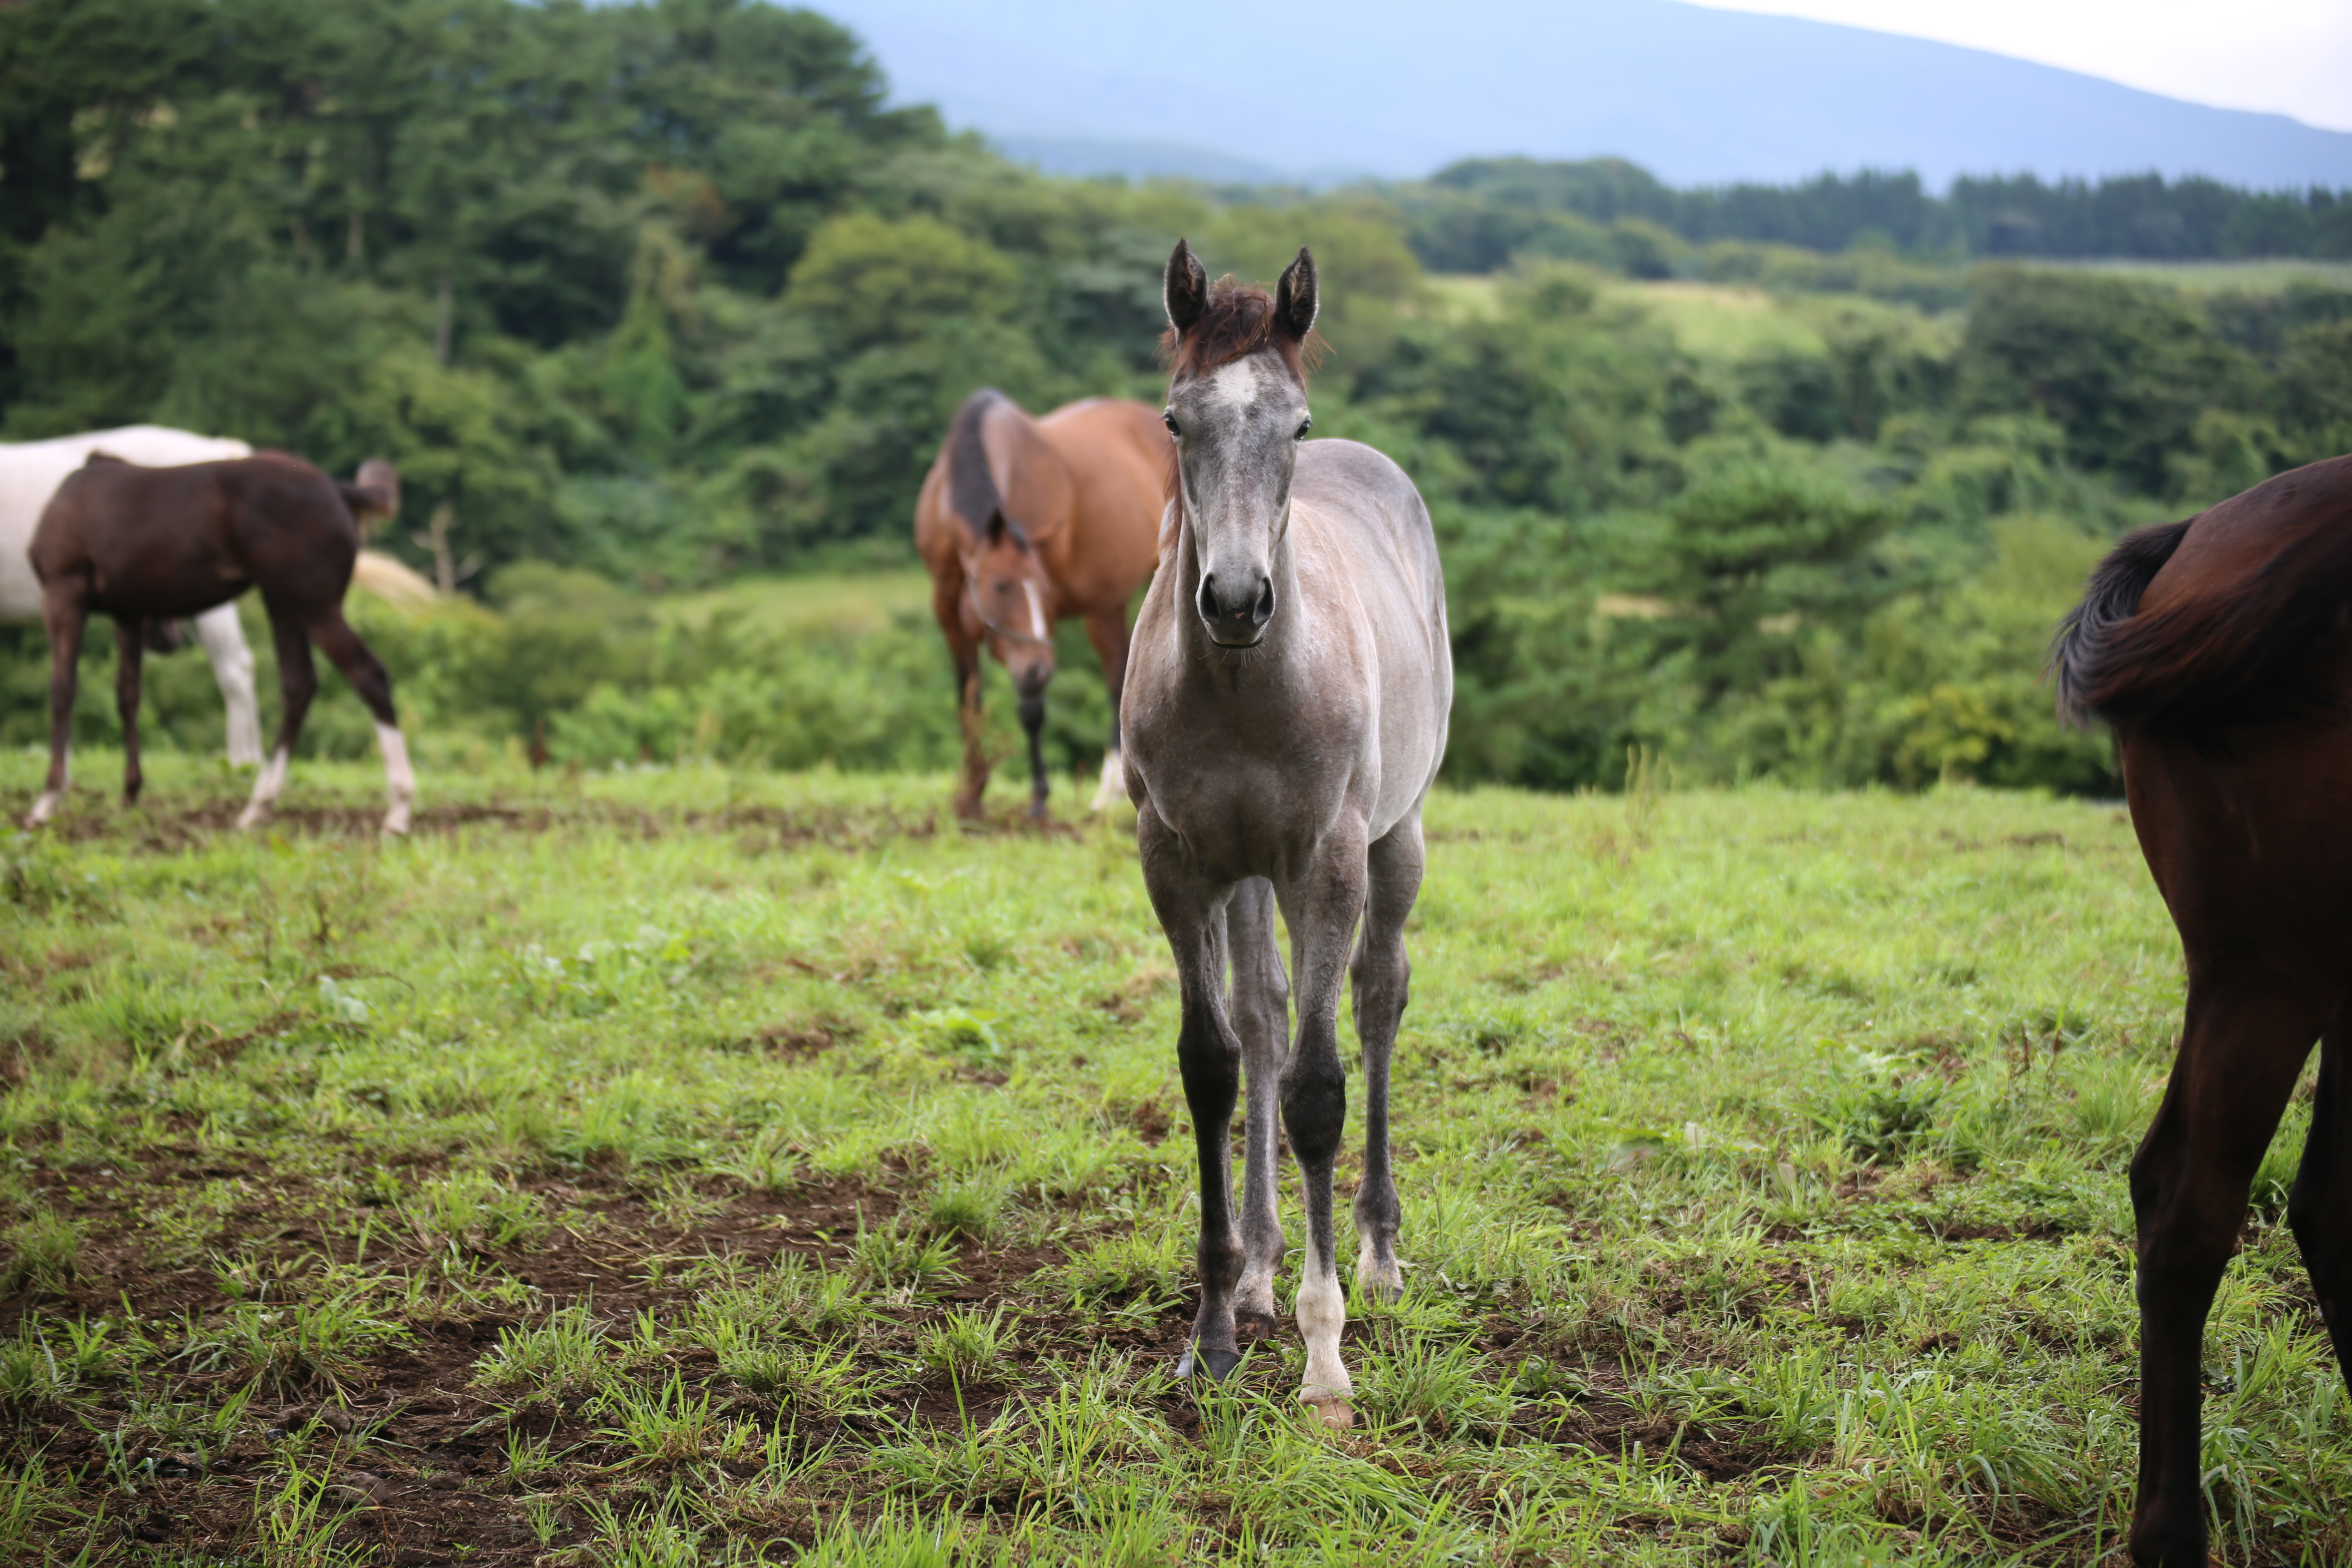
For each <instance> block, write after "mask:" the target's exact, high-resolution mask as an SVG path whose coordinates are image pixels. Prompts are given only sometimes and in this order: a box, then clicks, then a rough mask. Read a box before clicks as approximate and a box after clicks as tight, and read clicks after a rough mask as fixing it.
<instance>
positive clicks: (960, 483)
mask: <svg viewBox="0 0 2352 1568" xmlns="http://www.w3.org/2000/svg"><path fill="white" fill-rule="evenodd" d="M1011 402H1012V399H1011V398H1009V397H1007V396H1005V395H1004V394H1003V393H1001V392H999V391H997V390H996V388H994V387H992V386H983V387H982V388H981V389H980V390H979V391H978V392H975V393H973V394H972V395H971V396H970V397H967V398H965V399H964V400H963V403H962V405H961V406H960V407H958V408H957V409H956V411H955V418H954V419H953V420H951V421H950V423H949V425H948V505H949V507H950V509H952V510H954V512H955V514H956V517H957V519H958V520H959V521H961V522H962V524H963V526H964V528H965V530H966V531H968V532H969V533H970V534H971V538H972V542H974V543H975V544H977V543H979V542H982V541H983V540H987V539H991V538H993V537H994V536H995V535H996V533H997V532H998V531H1001V530H1002V529H1003V527H1004V525H1005V523H1006V522H1007V521H1010V520H1008V519H1007V518H1006V517H1005V515H1004V498H1003V496H1001V495H998V494H997V493H996V476H995V475H993V474H992V473H990V472H989V470H988V447H987V446H986V445H985V444H984V443H983V442H982V438H981V437H982V426H984V425H985V424H986V422H987V418H988V412H989V410H990V409H992V408H993V407H995V406H996V405H998V404H1000V403H1011Z"/></svg>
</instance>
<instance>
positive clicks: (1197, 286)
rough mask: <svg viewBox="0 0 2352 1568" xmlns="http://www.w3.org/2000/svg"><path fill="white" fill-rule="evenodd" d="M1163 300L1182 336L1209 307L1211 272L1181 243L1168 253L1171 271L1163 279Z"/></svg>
mask: <svg viewBox="0 0 2352 1568" xmlns="http://www.w3.org/2000/svg"><path fill="white" fill-rule="evenodd" d="M1161 298H1162V300H1163V302H1164V303H1165V304H1166V305H1167V307H1168V324H1169V325H1170V326H1171V327H1173V328H1175V329H1176V335H1177V336H1178V337H1180V338H1181V337H1182V336H1183V335H1184V334H1185V333H1186V332H1188V331H1192V323H1193V322H1195V321H1199V320H1200V319H1201V312H1202V311H1203V310H1207V309H1208V308H1209V269H1208V268H1205V267H1203V266H1202V265H1201V258H1199V257H1197V256H1195V255H1193V254H1192V247H1191V246H1189V245H1187V244H1185V243H1184V242H1183V241H1182V240H1181V239H1180V240H1178V241H1177V242H1176V248H1175V249H1173V250H1171V251H1170V252H1169V253H1168V271H1167V274H1166V276H1165V277H1164V278H1163V279H1162V280H1161Z"/></svg>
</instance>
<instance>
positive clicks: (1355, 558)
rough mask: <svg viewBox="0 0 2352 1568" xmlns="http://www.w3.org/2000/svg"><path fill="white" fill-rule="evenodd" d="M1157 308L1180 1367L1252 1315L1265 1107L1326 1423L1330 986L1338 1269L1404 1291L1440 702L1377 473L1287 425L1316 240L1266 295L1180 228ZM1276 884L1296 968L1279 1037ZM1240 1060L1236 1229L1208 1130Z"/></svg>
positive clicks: (1298, 394)
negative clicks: (1185, 1129) (1413, 969)
mask: <svg viewBox="0 0 2352 1568" xmlns="http://www.w3.org/2000/svg"><path fill="white" fill-rule="evenodd" d="M1165 298H1166V301H1167V308H1168V320H1169V323H1170V326H1171V329H1172V330H1171V332H1170V335H1169V340H1168V342H1169V346H1170V349H1171V358H1172V361H1173V374H1172V377H1171V383H1170V385H1169V391H1168V415H1167V417H1168V427H1169V429H1170V431H1171V433H1172V434H1173V435H1174V436H1175V437H1176V443H1177V457H1176V477H1175V484H1174V493H1173V495H1172V497H1171V501H1170V507H1169V517H1168V519H1167V521H1164V522H1163V523H1162V524H1161V528H1160V566H1159V570H1158V572H1157V574H1155V575H1154V576H1153V577H1152V580H1151V590H1150V595H1148V596H1147V597H1146V598H1145V600H1144V603H1143V611H1142V614H1141V615H1140V616H1139V617H1138V618H1137V621H1136V626H1135V641H1134V649H1133V654H1132V656H1131V662H1130V663H1129V666H1128V671H1127V682H1126V688H1125V690H1124V692H1123V694H1122V697H1121V700H1120V705H1119V712H1120V723H1121V730H1122V733H1123V736H1124V739H1125V747H1124V750H1125V752H1126V753H1127V788H1128V793H1129V795H1130V796H1132V797H1133V798H1134V801H1135V804H1136V810H1137V814H1138V817H1137V823H1136V841H1137V845H1138V847H1139V849H1140V850H1141V852H1142V860H1143V876H1144V881H1145V883H1146V885H1147V886H1148V887H1149V888H1150V893H1151V903H1152V908H1153V909H1154V910H1156V911H1157V912H1158V914H1159V916H1160V925H1161V927H1162V928H1163V929H1165V930H1166V931H1167V933H1168V942H1169V946H1170V947H1171V949H1173V950H1174V952H1175V958H1176V968H1177V973H1178V976H1179V984H1180V985H1181V991H1182V999H1183V1024H1182V1026H1181V1033H1180V1034H1179V1035H1178V1037H1177V1043H1176V1051H1177V1058H1178V1061H1179V1063H1180V1064H1181V1067H1182V1069H1183V1073H1184V1097H1185V1100H1186V1101H1187V1102H1188V1103H1189V1104H1190V1105H1191V1107H1192V1124H1193V1129H1194V1136H1195V1137H1196V1138H1197V1139H1198V1140H1199V1144H1200V1158H1201V1250H1200V1265H1201V1310H1200V1314H1199V1316H1198V1317H1197V1319H1196V1320H1195V1321H1194V1323H1193V1327H1192V1342H1191V1344H1190V1345H1189V1346H1188V1347H1187V1349H1186V1351H1185V1354H1184V1360H1183V1362H1182V1363H1181V1365H1180V1366H1179V1368H1178V1373H1179V1375H1189V1374H1190V1373H1191V1372H1192V1369H1193V1367H1194V1366H1195V1365H1198V1366H1200V1367H1202V1368H1204V1369H1205V1370H1206V1371H1207V1372H1208V1373H1210V1374H1211V1375H1212V1376H1215V1377H1223V1375H1225V1374H1226V1373H1228V1372H1230V1371H1232V1369H1233V1367H1234V1363H1237V1362H1238V1361H1239V1360H1240V1359H1241V1345H1242V1342H1243V1341H1244V1339H1246V1340H1257V1339H1263V1338H1265V1337H1267V1336H1269V1335H1271V1334H1272V1333H1273V1332H1274V1331H1275V1329H1276V1316H1275V1300H1274V1276H1275V1271H1276V1268H1277V1267H1278V1266H1279V1265H1280V1263H1281V1260H1282V1253H1283V1246H1284V1237H1283V1234H1282V1223H1281V1220H1280V1219H1279V1217H1278V1216H1277V1215H1276V1209H1275V1149H1276V1106H1277V1102H1278V1104H1279V1107H1280V1121H1281V1124H1282V1125H1283V1126H1284V1127H1286V1128H1287V1129H1288V1131H1289V1135H1290V1146H1291V1148H1292V1149H1293V1150H1294V1151H1295V1152H1297V1156H1298V1167H1299V1173H1300V1175H1301V1177H1302V1179H1303V1182H1304V1185H1305V1195H1306V1200H1307V1261H1306V1268H1305V1272H1304V1277H1303V1278H1302V1279H1301V1280H1300V1282H1299V1287H1298V1297H1297V1312H1298V1324H1299V1329H1300V1331H1302V1333H1303V1334H1304V1335H1305V1338H1306V1341H1307V1374H1306V1378H1305V1381H1304V1383H1303V1384H1302V1386H1301V1387H1300V1389H1299V1397H1300V1398H1301V1399H1303V1400H1306V1401H1307V1403H1308V1404H1310V1405H1316V1406H1318V1408H1319V1410H1320V1411H1321V1413H1322V1415H1323V1418H1324V1419H1325V1420H1326V1421H1328V1422H1329V1423H1331V1424H1332V1425H1334V1426H1347V1425H1349V1424H1350V1423H1351V1422H1352V1420H1353V1419H1354V1416H1353V1412H1352V1410H1351V1408H1350V1406H1349V1397H1350V1394H1351V1388H1350V1385H1349V1380H1348V1372H1347V1368H1346V1367H1345V1366H1343V1365H1342V1364H1341V1363H1340V1360H1339V1330H1340V1327H1341V1325H1342V1324H1343V1323H1345V1321H1347V1309H1346V1304H1345V1298H1344V1296H1343V1295H1342V1293H1341V1291H1340V1288H1339V1269H1338V1265H1337V1261H1336V1259H1335V1258H1334V1257H1333V1247H1332V1230H1331V1165H1332V1160H1333V1157H1334V1156H1335V1155H1336V1154H1337V1153H1338V1152H1339V1138H1340V1134H1341V1132H1342V1131H1343V1130H1344V1127H1345V1124H1346V1121H1347V1109H1348V1099H1347V1092H1348V1091H1347V1071H1346V1068H1345V1067H1344V1066H1343V1065H1342V1063H1341V1061H1340V1058H1339V986H1340V981H1341V978H1342V976H1343V975H1345V976H1347V977H1348V978H1349V979H1351V980H1352V982H1353V985H1354V1003H1355V1009H1356V1027H1357V1031H1358V1033H1359V1034H1360V1036H1361V1037H1362V1039H1363V1046H1364V1093H1365V1098H1366V1100H1367V1105H1366V1114H1365V1149H1364V1179H1363V1183H1362V1184H1361V1186H1360V1187H1359V1188H1358V1189H1357V1193H1356V1205H1355V1216H1356V1229H1357V1234H1358V1236H1359V1237H1360V1241H1361V1252H1360V1256H1359V1258H1358V1259H1357V1263H1356V1279H1357V1281H1358V1283H1359V1284H1360V1286H1361V1287H1363V1288H1364V1289H1370V1290H1373V1291H1377V1292H1381V1293H1382V1294H1384V1295H1390V1296H1392V1295H1393V1294H1394V1293H1395V1292H1396V1291H1397V1290H1398V1289H1401V1288H1402V1283H1403V1280H1402V1276H1401V1275H1400V1274H1399V1272H1398V1269H1397V1260H1396V1236H1397V1222H1398V1218H1399V1209H1398V1205H1397V1195H1396V1183H1395V1180H1394V1178H1393V1177H1392V1176H1391V1173H1390V1170H1389V1127H1388V1111H1389V1107H1388V1097H1389V1053H1390V1051H1391V1048H1392V1047H1394V1045H1395V1043H1396V1031H1397V1020H1398V1018H1399V1017H1400V1016H1402V1014H1403V1012H1404V1005H1405V992H1406V976H1407V973H1408V972H1409V971H1408V965H1407V963H1406V962H1405V952H1404V922H1405V916H1406V915H1407V914H1408V913H1410V912H1411V911H1412V902H1413V899H1414V896H1415V895H1416V894H1417V893H1418V892H1419V890H1420V888H1421V873H1422V840H1421V803H1422V799H1423V796H1424V795H1427V794H1428V792H1429V786H1430V784H1431V783H1432V782H1433V780H1434V779H1435V778H1436V776H1437V764H1438V761H1439V759H1440V758H1441V757H1443V756H1444V752H1445V718H1446V710H1447V709H1448V708H1449V707H1450V706H1451V704H1452V702H1453V697H1454V667H1453V657H1452V653H1451V650H1450V648H1449V647H1448V644H1447V640H1446V629H1445V587H1444V580H1443V577H1442V576H1441V574H1440V572H1439V568H1438V562H1437V542H1436V539H1435V537H1434V536H1433V533H1432V531H1431V530H1430V523H1429V511H1428V509H1427V508H1425V507H1424V506H1423V504H1422V500H1421V496H1420V493H1419V492H1418V491H1416V490H1415V489H1413V486H1412V480H1411V479H1407V478H1406V477H1405V475H1404V472H1403V470H1402V469H1401V468H1398V467H1397V466H1396V465H1395V464H1394V463H1392V462H1391V461H1389V459H1388V458H1384V457H1382V456H1381V454H1380V453H1378V452H1375V451H1373V450H1372V449H1371V448H1370V447H1362V446H1359V445H1357V444H1355V443H1354V442H1351V441H1318V442H1315V443H1313V444H1311V445H1310V444H1308V443H1307V430H1308V428H1309V426H1311V424H1312V421H1311V420H1310V419H1309V418H1308V417H1307V380H1306V365H1305V354H1306V350H1307V334H1308V332H1309V331H1310V330H1311V329H1312V328H1313V326H1314V324H1315V310H1316V281H1315V262H1314V258H1312V257H1310V256H1308V254H1307V252H1306V251H1305V250H1303V249H1302V250H1300V251H1299V253H1298V257H1297V260H1295V261H1293V262H1292V263H1291V264H1290V266H1289V267H1288V268H1286V269H1285V270H1284V272H1283V274H1282V278H1281V280H1280V282H1279V283H1277V284H1276V289H1275V292H1274V295H1273V297H1272V298H1268V297H1267V295H1266V293H1265V290H1264V289H1254V288H1245V287H1241V286H1238V285H1236V284H1234V282H1233V281H1232V280H1231V279H1222V280H1220V281H1219V282H1218V283H1216V284H1215V285H1214V286H1212V285H1211V284H1210V282H1209V279H1208V274H1207V272H1206V271H1205V270H1204V269H1203V268H1202V266H1201V263H1200V261H1199V260H1198V259H1197V258H1195V257H1194V256H1193V254H1192V247H1189V246H1188V245H1186V244H1184V243H1183V242H1182V241H1181V240H1180V241H1178V242H1177V246H1176V250H1175V253H1174V254H1173V255H1172V256H1171V257H1170V258H1169V261H1168V271H1167V277H1166V280H1165ZM1277 902H1279V904H1280V906H1281V910H1282V913H1283V917H1284V919H1285V920H1286V921H1287V922H1288V923H1289V927H1290V933H1291V962H1292V966H1293V969H1294V970H1295V972H1296V973H1297V986H1298V1037H1297V1044H1296V1046H1295V1047H1288V1048H1286V1035H1287V1033H1288V1024H1289V1002H1290V995H1289V984H1288V982H1287V980H1286V976H1285V973H1284V970H1283V963H1282V956H1281V953H1280V952H1278V951H1277V949H1276V943H1275V923H1274V921H1275V907H1276V903H1277ZM1359 924H1360V925H1361V928H1362V938H1361V940H1360V942H1359V941H1358V940H1357V931H1358V926H1359ZM1351 943H1352V944H1354V956H1353V958H1352V960H1351V959H1350V957H1349V947H1350V944H1351ZM1229 967H1230V971H1231V975H1232V985H1231V991H1230V994H1228V991H1227V987H1226V976H1227V972H1228V968H1229ZM1244 1069H1245V1070H1246V1081H1247V1085H1248V1093H1249V1104H1248V1111H1247V1116H1246V1119H1245V1121H1244V1134H1243V1136H1244V1148H1245V1153H1246V1161H1247V1163H1246V1169H1245V1176H1244V1190H1243V1195H1242V1212H1241V1215H1240V1226H1239V1231H1238V1234H1236V1228H1235V1225H1234V1213H1233V1196H1232V1182H1233V1173H1232V1166H1231V1161H1230V1156H1229V1152H1228V1140H1229V1136H1230V1130H1231V1126H1232V1121H1233V1112H1234V1100H1235V1098H1236V1094H1237V1091H1238V1089H1239V1088H1240V1085H1241V1081H1242V1079H1243V1074H1244Z"/></svg>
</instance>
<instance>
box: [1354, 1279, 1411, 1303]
mask: <svg viewBox="0 0 2352 1568" xmlns="http://www.w3.org/2000/svg"><path fill="white" fill-rule="evenodd" d="M1356 1289H1357V1290H1358V1291H1359V1292H1360V1294H1361V1295H1362V1296H1363V1298H1364V1300H1367V1301H1378V1302H1379V1303H1380V1304H1381V1306H1383V1307H1393V1306H1395V1305H1396V1304H1397V1303H1398V1302H1399V1301H1402V1300H1404V1287H1403V1286H1402V1285H1391V1284H1390V1283H1389V1282H1388V1281H1387V1280H1385V1279H1359V1280H1357V1281H1356Z"/></svg>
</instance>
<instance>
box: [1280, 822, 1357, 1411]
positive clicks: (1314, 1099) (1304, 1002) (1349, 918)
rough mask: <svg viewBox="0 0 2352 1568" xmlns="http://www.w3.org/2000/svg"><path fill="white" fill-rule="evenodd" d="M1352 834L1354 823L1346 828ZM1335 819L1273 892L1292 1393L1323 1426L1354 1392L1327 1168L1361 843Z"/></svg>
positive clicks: (1339, 1091)
mask: <svg viewBox="0 0 2352 1568" xmlns="http://www.w3.org/2000/svg"><path fill="white" fill-rule="evenodd" d="M1355 831H1356V832H1357V833H1360V832H1361V831H1362V828H1361V826H1360V825H1358V826H1356V828H1355ZM1282 892H1283V893H1284V894H1285V895H1286V896H1285V897H1284V899H1283V900H1282V902H1283V913H1284V914H1285V915H1286V916H1287V917H1288V919H1289V922H1290V932H1291V946H1292V948H1293V950H1294V951H1295V952H1296V953H1297V964H1296V965H1295V966H1294V967H1295V969H1296V972H1297V975H1296V978H1297V984H1298V1044H1297V1046H1296V1047H1294V1048H1293V1049H1292V1051H1291V1053H1290V1059H1289V1061H1288V1062H1286V1063H1285V1064H1284V1066H1283V1069H1282V1121H1283V1126H1284V1128H1285V1130H1286V1131H1288V1133H1289V1135H1290V1148H1291V1152H1293V1153H1295V1154H1297V1156H1298V1178H1299V1181H1298V1184H1299V1188H1300V1195H1301V1196H1302V1197H1303V1198H1304V1200H1305V1206H1306V1210H1307V1259H1306V1263H1305V1266H1304V1267H1303V1268H1301V1269H1300V1270H1299V1278H1298V1299H1297V1312H1298V1330H1299V1333H1300V1335H1301V1337H1302V1338H1304V1339H1305V1340H1306V1342H1307V1374H1306V1376H1305V1377H1304V1378H1303V1379H1302V1380H1301V1381H1300V1384H1299V1389H1298V1397H1299V1398H1300V1399H1302V1400H1304V1401H1306V1402H1307V1404H1309V1405H1315V1406H1316V1407H1317V1408H1318V1410H1319V1411H1320V1412H1321V1413H1322V1415H1323V1419H1324V1421H1325V1423H1326V1424H1328V1425H1329V1426H1351V1425H1353V1424H1354V1421H1355V1411H1354V1409H1353V1408H1352V1407H1351V1406H1350V1405H1349V1399H1351V1398H1352V1397H1353V1396H1354V1393H1355V1389H1354V1386H1353V1384H1350V1383H1349V1380H1348V1369H1347V1367H1346V1365H1345V1364H1344V1363H1342V1362H1341V1361H1340V1359H1339V1331H1340V1330H1341V1329H1342V1328H1343V1327H1345V1326H1346V1324H1347V1321H1348V1298H1347V1294H1346V1292H1344V1291H1343V1290H1341V1289H1340V1288H1339V1267H1338V1263H1337V1261H1336V1257H1335V1247H1334V1246H1333V1241H1332V1226H1331V1167H1332V1163H1333V1162H1334V1161H1335V1160H1336V1159H1337V1157H1338V1155H1339V1139H1340V1136H1341V1134H1342V1133H1344V1132H1345V1131H1347V1124H1348V1069H1347V1066H1346V1064H1345V1063H1343V1062H1342V1061H1341V1060H1340V1059H1339V986H1340V983H1341V981H1342V980H1344V979H1345V978H1346V976H1347V973H1348V949H1349V944H1350V943H1351V942H1353V941H1354V938H1355V934H1356V921H1357V920H1358V918H1359V917H1360V915H1361V914H1362V913H1363V907H1364V843H1363V840H1362V839H1361V838H1360V837H1358V838H1356V839H1355V840H1354V841H1353V842H1352V843H1350V842H1349V831H1348V829H1347V827H1345V826H1340V827H1336V828H1335V829H1334V830H1333V831H1332V832H1331V833H1330V834H1329V835H1328V836H1327V837H1326V838H1325V840H1324V843H1323V845H1322V847H1321V852H1320V853H1319V854H1318V856H1317V857H1316V860H1315V864H1314V865H1313V866H1312V867H1310V868H1308V870H1307V874H1306V875H1305V876H1304V877H1301V878H1299V879H1297V881H1295V882H1293V883H1292V884H1291V885H1290V886H1289V887H1287V888H1286V889H1282Z"/></svg>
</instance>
